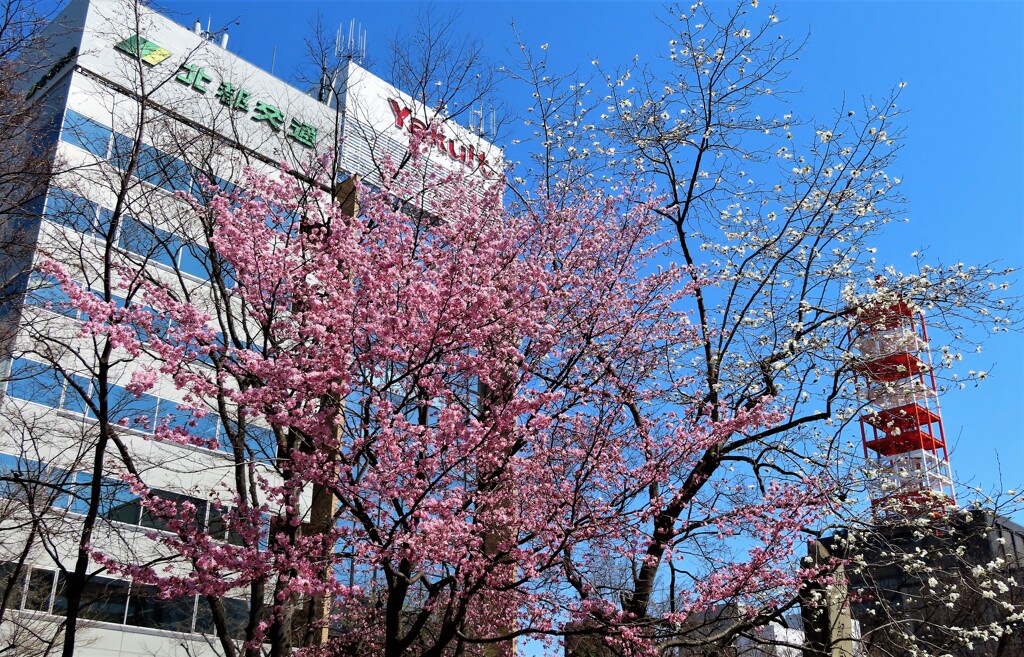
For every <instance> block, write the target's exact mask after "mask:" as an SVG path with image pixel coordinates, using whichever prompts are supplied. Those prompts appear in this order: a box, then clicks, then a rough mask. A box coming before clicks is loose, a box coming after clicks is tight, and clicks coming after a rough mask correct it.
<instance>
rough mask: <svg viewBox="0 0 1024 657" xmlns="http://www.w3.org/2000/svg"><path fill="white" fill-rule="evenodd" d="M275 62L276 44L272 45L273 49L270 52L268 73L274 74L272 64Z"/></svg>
mask: <svg viewBox="0 0 1024 657" xmlns="http://www.w3.org/2000/svg"><path fill="white" fill-rule="evenodd" d="M276 63H277V45H276V44H275V45H274V49H273V50H272V51H271V53H270V74H271V75H273V74H274V64H276Z"/></svg>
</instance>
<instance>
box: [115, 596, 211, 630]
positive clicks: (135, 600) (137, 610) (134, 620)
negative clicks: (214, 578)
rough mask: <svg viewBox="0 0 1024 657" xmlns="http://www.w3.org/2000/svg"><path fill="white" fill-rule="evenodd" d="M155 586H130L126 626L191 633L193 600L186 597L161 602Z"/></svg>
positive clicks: (190, 597)
mask: <svg viewBox="0 0 1024 657" xmlns="http://www.w3.org/2000/svg"><path fill="white" fill-rule="evenodd" d="M159 593H160V591H159V589H157V588H156V587H155V586H142V585H139V584H134V585H132V592H131V596H130V598H129V600H128V618H127V619H126V621H125V622H126V624H128V625H136V626H138V627H152V628H156V629H159V630H171V631H174V632H191V631H192V613H193V610H194V608H195V603H196V601H195V598H194V597H192V596H186V597H181V598H172V599H170V600H163V599H161V598H160V595H159Z"/></svg>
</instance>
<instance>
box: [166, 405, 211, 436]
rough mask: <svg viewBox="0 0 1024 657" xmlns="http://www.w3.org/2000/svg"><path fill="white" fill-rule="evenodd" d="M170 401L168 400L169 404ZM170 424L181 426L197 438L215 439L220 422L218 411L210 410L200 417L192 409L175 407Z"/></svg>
mask: <svg viewBox="0 0 1024 657" xmlns="http://www.w3.org/2000/svg"><path fill="white" fill-rule="evenodd" d="M170 403H171V402H168V405H169V404H170ZM168 424H169V425H170V426H171V427H180V428H181V429H184V430H185V431H187V432H188V434H189V435H191V436H195V437H196V438H201V439H203V440H214V439H216V438H217V428H218V427H219V425H220V422H219V420H218V417H217V414H216V413H212V412H210V413H207V414H206V415H204V416H203V417H198V415H196V414H195V413H193V412H191V411H184V410H177V409H175V410H174V411H173V416H172V417H170V420H169V422H168Z"/></svg>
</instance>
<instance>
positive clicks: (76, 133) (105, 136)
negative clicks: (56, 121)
mask: <svg viewBox="0 0 1024 657" xmlns="http://www.w3.org/2000/svg"><path fill="white" fill-rule="evenodd" d="M111 132H112V131H111V130H110V128H108V127H106V126H105V125H103V124H101V123H99V122H98V121H94V120H92V119H90V118H88V117H85V116H82V115H81V114H79V113H78V112H76V111H74V110H70V109H69V110H68V111H67V112H66V113H65V114H64V129H63V131H61V139H63V140H64V141H65V142H67V143H69V144H72V145H73V146H77V147H79V148H81V149H83V150H86V151H88V152H90V153H92V154H93V155H95V156H97V157H100V158H105V157H106V156H107V147H108V145H109V143H110V135H111Z"/></svg>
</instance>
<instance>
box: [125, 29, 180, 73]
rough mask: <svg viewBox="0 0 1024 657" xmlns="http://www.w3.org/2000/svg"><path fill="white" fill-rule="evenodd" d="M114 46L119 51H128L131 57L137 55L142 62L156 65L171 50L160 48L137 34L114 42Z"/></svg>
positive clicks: (166, 56)
mask: <svg viewBox="0 0 1024 657" xmlns="http://www.w3.org/2000/svg"><path fill="white" fill-rule="evenodd" d="M114 48H116V49H117V50H120V51H121V52H124V53H128V54H129V55H131V56H132V57H138V58H139V59H141V60H142V61H143V62H144V63H146V64H149V65H150V66H156V65H157V64H159V63H160V62H162V61H164V60H165V59H167V58H168V57H170V56H171V51H170V50H168V49H167V48H162V47H160V46H158V45H156V44H155V43H153V42H152V41H150V40H149V39H145V38H143V37H141V36H139V35H138V34H135V35H134V36H130V37H128V38H127V39H125V40H124V41H121V42H119V43H116V44H114Z"/></svg>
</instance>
